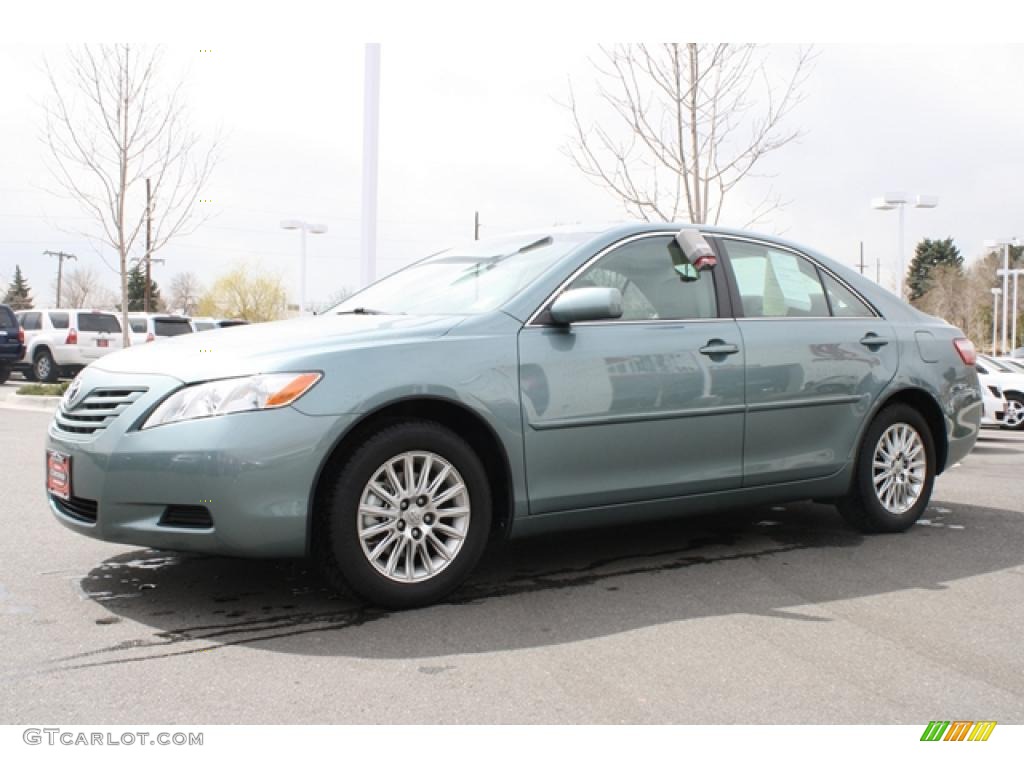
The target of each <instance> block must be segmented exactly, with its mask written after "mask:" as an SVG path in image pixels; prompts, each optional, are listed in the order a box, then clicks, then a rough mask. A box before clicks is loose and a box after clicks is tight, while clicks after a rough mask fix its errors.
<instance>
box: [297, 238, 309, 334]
mask: <svg viewBox="0 0 1024 768" xmlns="http://www.w3.org/2000/svg"><path fill="white" fill-rule="evenodd" d="M307 226H308V225H307V224H305V223H303V225H302V227H301V229H302V258H301V259H299V317H302V316H303V315H304V314H305V312H306V227H307Z"/></svg>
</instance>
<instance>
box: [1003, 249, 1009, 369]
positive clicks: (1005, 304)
mask: <svg viewBox="0 0 1024 768" xmlns="http://www.w3.org/2000/svg"><path fill="white" fill-rule="evenodd" d="M1009 310H1010V244H1009V243H1003V354H1005V353H1006V352H1007V349H1006V321H1007V318H1008V317H1009Z"/></svg>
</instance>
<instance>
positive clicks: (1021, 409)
mask: <svg viewBox="0 0 1024 768" xmlns="http://www.w3.org/2000/svg"><path fill="white" fill-rule="evenodd" d="M1003 428H1004V429H1024V395H1017V394H1013V395H1007V396H1006V416H1005V417H1004V418H1003Z"/></svg>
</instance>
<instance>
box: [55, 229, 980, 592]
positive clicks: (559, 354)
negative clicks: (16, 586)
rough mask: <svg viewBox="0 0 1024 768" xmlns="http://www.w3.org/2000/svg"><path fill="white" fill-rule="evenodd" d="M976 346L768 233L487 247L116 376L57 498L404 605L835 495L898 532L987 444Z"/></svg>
mask: <svg viewBox="0 0 1024 768" xmlns="http://www.w3.org/2000/svg"><path fill="white" fill-rule="evenodd" d="M974 364H975V354H974V348H973V346H972V345H971V343H970V342H969V341H968V340H967V339H965V338H964V337H963V335H962V334H961V333H960V331H958V330H957V329H955V328H953V327H951V326H949V325H947V324H945V323H943V322H942V321H940V320H937V319H935V318H933V317H929V316H927V315H924V314H922V313H920V312H918V311H917V310H915V309H913V308H911V307H909V306H908V305H906V304H904V303H903V302H901V301H899V300H898V299H897V298H896V297H894V296H893V295H891V294H890V293H888V292H886V291H884V290H882V289H880V288H879V287H878V286H876V285H874V284H873V283H871V282H870V281H869V280H867V279H865V278H864V277H862V276H861V275H859V274H857V273H856V272H854V271H852V270H850V269H847V268H846V267H844V266H842V265H841V264H839V263H837V262H834V261H832V260H831V259H828V258H827V257H825V256H822V255H821V254H818V253H814V252H813V251H810V250H808V249H806V248H802V247H800V246H797V245H794V244H792V243H788V242H785V241H782V240H778V239H775V238H769V237H763V236H759V235H754V234H750V233H746V232H740V231H733V230H726V229H717V228H711V227H700V228H696V227H683V228H680V227H679V226H673V225H654V224H637V225H625V226H617V227H613V228H609V229H605V230H602V231H590V230H552V231H550V232H536V233H528V234H522V235H515V236H507V237H503V238H498V239H493V240H487V241H480V242H476V243H473V244H471V245H469V246H466V247H463V248H455V249H452V250H450V251H445V252H443V253H439V254H436V255H434V256H431V257H429V258H426V259H423V260H422V261H419V262H416V263H415V264H413V265H412V266H409V267H407V268H406V269H403V270H401V271H399V272H397V273H395V274H393V275H391V276H389V277H386V278H384V279H383V280H381V281H379V282H377V283H376V284H374V285H371V286H370V287H368V288H366V289H365V290H363V291H361V292H360V293H358V294H356V295H355V296H353V297H351V298H349V299H347V300H345V301H344V302H342V303H341V304H339V305H338V306H336V307H334V308H333V309H332V310H330V311H329V312H327V313H325V314H323V315H321V316H319V317H311V318H302V319H295V320H289V321H284V322H278V323H269V324H263V325H254V326H248V327H242V328H234V329H231V330H229V331H210V332H207V333H203V334H197V335H195V336H182V337H178V338H175V339H170V340H168V341H166V342H163V343H161V344H147V345H143V346H141V347H136V348H133V349H130V350H125V351H123V352H119V353H116V354H112V355H109V356H108V357H105V358H103V359H102V360H99V361H97V362H95V363H94V364H92V365H90V366H89V367H88V368H87V369H86V370H85V371H84V372H82V374H81V375H80V376H79V377H78V378H77V379H76V380H75V382H74V383H73V384H72V386H71V387H70V388H69V390H68V392H67V395H66V397H65V399H64V401H63V403H62V404H61V406H60V409H59V410H58V412H57V414H56V415H55V417H54V419H53V422H52V423H51V425H50V427H49V435H48V442H47V465H48V468H47V499H48V502H49V505H50V508H51V510H52V511H53V514H54V515H55V516H56V518H57V519H58V520H59V521H60V522H61V523H62V524H64V525H65V526H66V527H68V528H70V529H72V530H74V531H77V532H79V533H82V534H84V535H87V536H93V537H96V538H100V539H104V540H107V541H114V542H121V543H125V544H133V545H140V546H146V547H157V548H163V549H169V550H189V551H194V552H207V553H218V554H228V555H242V556H255V557H301V556H307V555H308V556H312V557H313V558H315V559H316V561H317V562H318V563H319V565H320V568H321V569H322V572H323V573H324V575H325V577H326V578H327V579H328V580H329V581H330V583H332V584H334V585H336V586H338V587H339V588H342V587H347V588H350V589H351V590H354V591H355V592H356V593H357V594H359V595H361V596H362V597H364V598H365V599H367V600H369V601H372V602H375V603H378V604H381V605H385V606H392V607H409V606H416V605H423V604H426V603H430V602H432V601H436V600H438V599H440V598H442V597H443V596H444V595H446V594H447V593H448V592H450V591H451V590H453V589H455V588H456V587H457V586H458V585H459V584H461V583H462V582H463V580H464V579H465V578H466V577H467V575H468V574H469V573H470V571H471V570H472V569H473V567H474V565H475V564H476V562H477V560H478V559H479V557H480V556H481V553H482V552H483V550H484V547H485V545H486V543H487V541H488V540H489V539H491V538H492V537H517V536H526V535H532V534H541V533H546V532H549V531H564V530H567V529H574V528H582V527H587V526H594V525H605V524H621V523H625V522H631V521H640V520H651V519H656V518H665V517H669V516H677V515H681V514H686V513H689V512H694V511H707V510H721V512H722V514H726V513H727V511H728V509H729V508H731V507H737V506H740V505H746V504H751V503H784V502H789V501H794V500H801V499H817V500H820V501H825V502H830V503H834V504H836V505H837V507H838V509H839V511H840V512H841V513H842V514H843V515H844V516H845V517H846V519H847V520H849V521H850V523H852V524H853V525H855V526H857V527H858V528H859V529H861V530H864V531H879V532H887V531H903V530H906V529H907V528H908V527H910V526H911V525H912V524H913V523H914V521H915V520H917V519H918V517H919V516H920V515H921V513H922V511H923V510H924V508H925V505H926V504H927V503H928V499H929V496H930V493H931V489H932V483H933V481H934V479H935V476H936V475H937V474H939V473H940V472H942V471H943V470H944V469H946V468H947V467H950V466H952V465H953V464H955V463H956V462H957V461H959V460H960V459H961V458H963V457H964V456H965V455H966V454H967V453H968V452H969V451H970V450H971V448H972V446H973V445H974V442H975V439H976V437H977V434H978V425H979V421H980V419H981V412H982V399H981V392H980V390H979V385H978V379H977V375H976V373H975V370H974Z"/></svg>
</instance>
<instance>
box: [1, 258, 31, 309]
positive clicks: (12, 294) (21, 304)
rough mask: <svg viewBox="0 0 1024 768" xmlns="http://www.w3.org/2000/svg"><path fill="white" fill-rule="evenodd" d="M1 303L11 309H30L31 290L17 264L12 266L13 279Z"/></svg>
mask: <svg viewBox="0 0 1024 768" xmlns="http://www.w3.org/2000/svg"><path fill="white" fill-rule="evenodd" d="M3 303H4V304H8V305H10V307H11V309H32V290H31V289H30V288H29V287H28V280H26V279H25V276H24V275H22V274H21V267H20V266H19V265H17V264H15V265H14V279H13V280H11V284H10V286H9V287H8V288H7V295H6V296H4V300H3Z"/></svg>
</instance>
